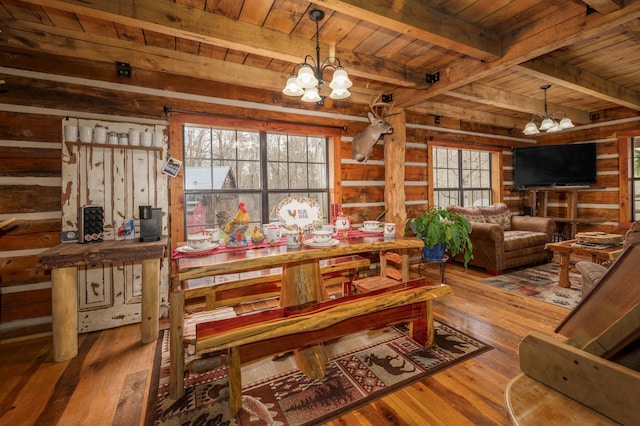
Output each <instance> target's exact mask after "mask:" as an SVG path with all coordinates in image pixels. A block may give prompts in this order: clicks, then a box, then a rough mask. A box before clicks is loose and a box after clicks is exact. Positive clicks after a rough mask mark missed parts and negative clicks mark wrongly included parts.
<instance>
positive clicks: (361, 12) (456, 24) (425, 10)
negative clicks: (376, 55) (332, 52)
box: [311, 0, 502, 61]
mask: <svg viewBox="0 0 640 426" xmlns="http://www.w3.org/2000/svg"><path fill="white" fill-rule="evenodd" d="M311 2H312V3H314V4H318V5H321V6H325V7H328V8H330V9H331V10H335V11H337V12H340V13H344V14H347V15H350V16H353V17H357V18H359V19H363V20H365V21H372V22H375V23H376V24H378V25H380V26H382V27H384V28H387V29H390V30H393V31H396V32H398V33H400V34H408V35H410V36H412V37H415V38H417V39H419V40H423V41H426V42H427V43H432V44H437V45H438V46H442V47H445V48H447V49H450V50H453V51H456V52H461V53H463V54H465V55H469V56H471V57H474V58H478V59H482V60H487V61H494V60H496V59H498V58H499V57H500V56H502V43H501V41H500V39H499V38H498V37H497V36H496V35H495V34H492V33H491V32H489V31H486V30H484V29H482V28H478V27H476V26H474V25H472V24H469V23H468V22H465V21H463V20H460V19H457V18H456V17H454V16H452V15H448V14H446V13H443V12H441V11H439V10H438V9H434V8H432V7H429V6H428V5H425V4H424V2H420V1H418V0H405V1H402V2H397V3H394V4H393V5H392V6H391V7H389V2H388V1H386V0H311Z"/></svg>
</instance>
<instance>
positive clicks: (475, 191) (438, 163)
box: [431, 147, 492, 207]
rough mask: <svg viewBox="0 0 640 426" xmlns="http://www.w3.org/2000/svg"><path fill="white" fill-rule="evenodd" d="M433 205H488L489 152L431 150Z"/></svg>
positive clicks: (455, 149)
mask: <svg viewBox="0 0 640 426" xmlns="http://www.w3.org/2000/svg"><path fill="white" fill-rule="evenodd" d="M431 158H432V160H431V162H432V173H433V174H432V176H431V182H432V186H433V196H434V200H433V203H432V204H433V205H437V206H442V207H446V206H448V205H457V206H464V207H469V206H479V205H489V204H491V203H492V188H491V153H490V152H487V151H480V150H469V149H460V148H448V147H433V151H432V157H431Z"/></svg>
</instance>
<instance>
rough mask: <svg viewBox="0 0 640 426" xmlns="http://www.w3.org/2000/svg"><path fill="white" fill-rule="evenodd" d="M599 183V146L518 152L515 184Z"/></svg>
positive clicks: (521, 149) (529, 148)
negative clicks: (597, 173) (597, 147)
mask: <svg viewBox="0 0 640 426" xmlns="http://www.w3.org/2000/svg"><path fill="white" fill-rule="evenodd" d="M593 183H596V143H595V142H589V143H576V144H568V145H540V146H526V147H522V146H519V147H516V148H514V159H513V184H514V186H515V187H516V188H526V187H529V186H582V185H590V184H593Z"/></svg>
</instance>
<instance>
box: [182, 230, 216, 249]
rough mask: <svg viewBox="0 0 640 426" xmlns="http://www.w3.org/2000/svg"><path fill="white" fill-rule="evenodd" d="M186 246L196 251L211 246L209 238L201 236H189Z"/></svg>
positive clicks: (208, 236)
mask: <svg viewBox="0 0 640 426" xmlns="http://www.w3.org/2000/svg"><path fill="white" fill-rule="evenodd" d="M187 245H188V246H189V247H191V248H192V249H196V250H200V249H203V248H207V247H208V246H210V245H211V236H210V235H203V234H195V235H189V237H188V238H187Z"/></svg>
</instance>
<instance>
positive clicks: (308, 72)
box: [296, 64, 318, 89]
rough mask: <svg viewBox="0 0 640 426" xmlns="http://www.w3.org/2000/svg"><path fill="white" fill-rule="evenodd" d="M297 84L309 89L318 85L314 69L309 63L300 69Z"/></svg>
mask: <svg viewBox="0 0 640 426" xmlns="http://www.w3.org/2000/svg"><path fill="white" fill-rule="evenodd" d="M296 84H297V85H298V86H300V87H302V88H303V89H309V88H311V87H314V86H317V85H318V79H317V78H316V76H315V75H313V69H312V68H311V67H310V66H309V65H306V64H305V65H303V66H302V67H301V68H300V71H298V78H296Z"/></svg>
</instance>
